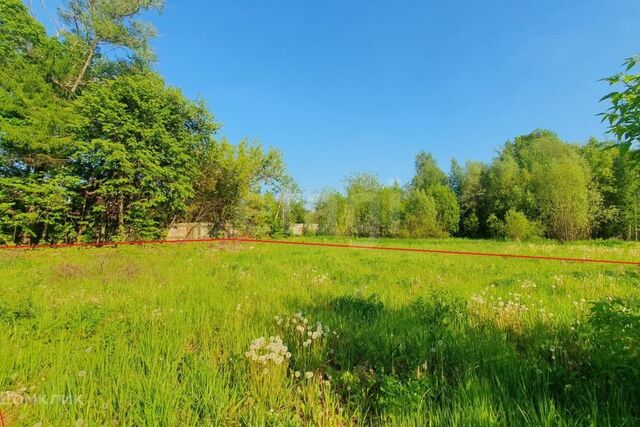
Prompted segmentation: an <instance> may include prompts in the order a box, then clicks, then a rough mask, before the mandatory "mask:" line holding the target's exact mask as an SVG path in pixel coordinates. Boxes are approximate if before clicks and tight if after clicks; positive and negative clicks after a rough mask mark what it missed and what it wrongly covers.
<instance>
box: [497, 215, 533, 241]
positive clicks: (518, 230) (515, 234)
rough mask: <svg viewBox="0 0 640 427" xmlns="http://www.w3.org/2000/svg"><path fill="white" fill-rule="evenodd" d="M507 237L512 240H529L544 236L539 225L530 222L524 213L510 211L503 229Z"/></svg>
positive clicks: (505, 218)
mask: <svg viewBox="0 0 640 427" xmlns="http://www.w3.org/2000/svg"><path fill="white" fill-rule="evenodd" d="M502 231H503V232H504V235H505V237H507V238H508V239H510V240H516V241H521V240H529V239H531V238H533V237H538V236H540V235H541V234H542V230H541V227H540V225H539V224H537V223H536V222H532V221H529V219H527V217H526V215H525V214H523V213H522V212H518V211H516V210H513V209H510V210H509V211H508V212H507V214H506V215H505V217H504V226H503V228H502Z"/></svg>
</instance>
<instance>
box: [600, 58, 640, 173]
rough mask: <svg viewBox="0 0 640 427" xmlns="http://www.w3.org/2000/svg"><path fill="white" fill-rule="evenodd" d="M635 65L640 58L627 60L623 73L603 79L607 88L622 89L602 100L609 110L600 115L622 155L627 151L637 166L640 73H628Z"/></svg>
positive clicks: (639, 154) (639, 161)
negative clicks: (608, 103)
mask: <svg viewBox="0 0 640 427" xmlns="http://www.w3.org/2000/svg"><path fill="white" fill-rule="evenodd" d="M638 62H640V56H634V57H632V58H629V59H627V60H626V62H625V63H624V67H625V72H623V73H618V74H615V75H613V76H611V77H608V78H605V79H604V80H605V81H606V82H608V83H609V85H611V86H616V87H618V86H622V89H621V90H620V91H613V92H610V93H609V94H607V95H605V96H604V97H603V98H602V99H601V101H605V100H607V101H609V102H611V107H609V110H608V111H607V112H606V113H604V114H603V115H602V116H603V121H606V122H607V123H608V124H609V132H610V133H611V134H613V135H614V136H615V137H616V139H617V141H618V144H619V147H620V150H621V151H622V154H625V153H627V152H629V157H630V159H631V160H633V161H634V162H635V163H636V165H637V164H639V163H640V149H638V144H640V73H636V74H633V73H631V70H633V69H635V68H636V66H637V65H638Z"/></svg>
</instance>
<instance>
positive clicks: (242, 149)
mask: <svg viewBox="0 0 640 427" xmlns="http://www.w3.org/2000/svg"><path fill="white" fill-rule="evenodd" d="M195 157H196V159H197V162H198V164H197V174H196V176H195V180H194V187H195V193H194V195H193V198H192V199H191V200H190V202H189V206H188V209H187V212H186V215H185V218H186V219H187V220H188V221H196V222H210V223H212V224H213V232H214V234H221V233H226V234H229V233H233V232H234V230H235V231H242V232H247V233H251V230H250V228H251V227H245V225H246V224H244V221H245V219H246V218H249V217H251V216H252V215H250V214H249V213H248V212H247V211H248V210H251V209H255V208H256V206H259V204H258V203H257V198H259V197H258V196H260V194H261V192H262V190H263V189H265V188H267V189H270V190H271V191H272V192H273V191H274V190H275V189H276V188H277V187H278V186H279V183H280V182H282V181H284V180H285V179H286V174H285V171H284V165H283V162H282V156H281V154H280V153H279V152H278V151H276V150H268V151H265V150H264V148H263V147H262V146H260V145H258V144H251V143H249V142H248V141H246V140H245V141H241V142H240V144H237V145H233V144H231V143H229V142H228V141H227V140H225V139H223V140H222V141H220V142H214V141H210V142H209V143H208V144H205V145H202V146H200V147H198V149H197V150H196V152H195ZM249 200H250V201H251V202H250V203H249V202H248V201H249ZM274 203H276V202H274ZM276 204H277V203H276ZM263 208H264V210H269V209H271V210H273V215H272V216H271V217H269V218H270V220H269V222H270V223H272V222H273V221H275V218H276V216H277V215H279V207H278V206H276V207H273V208H267V207H266V206H263ZM261 209H262V208H261ZM252 217H253V218H255V217H256V216H255V215H253V216H252ZM254 222H255V221H254ZM270 227H271V226H270ZM261 233H262V232H261Z"/></svg>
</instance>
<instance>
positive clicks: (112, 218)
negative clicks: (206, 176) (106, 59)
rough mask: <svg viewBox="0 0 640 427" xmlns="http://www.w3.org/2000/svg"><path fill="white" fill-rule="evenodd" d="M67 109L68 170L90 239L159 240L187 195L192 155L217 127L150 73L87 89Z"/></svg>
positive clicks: (192, 174) (200, 108)
mask: <svg viewBox="0 0 640 427" xmlns="http://www.w3.org/2000/svg"><path fill="white" fill-rule="evenodd" d="M75 110H76V114H77V115H78V120H77V123H76V124H75V125H74V126H73V133H74V137H75V138H76V142H77V144H78V145H77V149H76V150H75V152H74V153H73V155H72V164H73V165H74V168H75V170H76V172H77V173H78V175H80V176H82V177H83V180H84V183H85V184H84V186H83V191H82V193H83V194H82V198H83V201H82V205H83V206H85V207H86V208H84V209H83V214H84V215H83V218H82V220H83V222H86V223H87V226H88V228H89V231H90V232H91V234H92V236H94V237H96V238H98V239H99V240H105V239H109V238H112V237H113V236H116V235H117V236H118V238H121V239H124V238H127V239H130V238H157V237H160V236H161V235H162V233H163V229H164V228H165V227H166V226H167V225H168V224H170V223H171V222H172V220H173V219H174V218H175V217H176V216H177V215H179V214H180V213H181V212H183V211H184V210H185V209H186V202H187V201H188V200H189V199H190V198H191V197H192V196H193V194H194V189H193V180H194V178H195V175H196V173H197V169H196V167H197V164H196V160H195V158H194V154H195V153H197V152H198V149H199V148H200V147H202V146H205V145H207V144H210V139H211V135H212V133H213V132H214V131H215V130H216V128H217V126H216V125H215V123H214V122H213V121H212V118H211V116H210V114H209V113H208V111H207V110H206V109H205V108H204V106H203V105H201V104H198V103H193V102H191V101H189V100H187V99H186V98H185V97H184V96H183V95H182V94H181V92H180V91H179V90H177V89H174V88H171V87H167V86H165V84H164V81H163V80H162V79H161V78H160V77H158V76H157V75H155V74H153V73H143V74H137V75H132V76H122V77H119V78H116V79H113V80H108V81H105V82H100V83H97V84H93V85H91V86H89V87H88V88H87V89H86V90H85V91H84V92H83V94H82V95H81V97H80V98H79V99H78V100H77V102H76V105H75Z"/></svg>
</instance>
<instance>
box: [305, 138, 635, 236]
mask: <svg viewBox="0 0 640 427" xmlns="http://www.w3.org/2000/svg"><path fill="white" fill-rule="evenodd" d="M314 213H315V219H316V220H317V221H318V223H319V230H320V233H323V234H331V235H342V236H367V237H443V236H450V235H453V236H464V237H472V238H479V237H491V238H509V239H514V240H526V239H532V238H536V237H549V238H554V239H558V240H563V241H565V240H576V239H583V238H589V237H600V238H623V239H636V238H637V233H638V226H639V225H640V180H639V179H638V169H637V168H636V167H635V163H634V162H633V161H631V159H630V155H629V153H628V152H625V150H624V149H623V148H621V147H620V146H617V145H614V144H611V143H609V142H604V141H597V140H596V139H591V140H589V141H588V142H587V143H586V144H584V145H583V146H579V145H574V144H569V143H566V142H564V141H562V140H561V139H560V138H559V137H558V136H557V135H556V134H555V133H553V132H551V131H548V130H536V131H534V132H532V133H531V134H529V135H523V136H519V137H517V138H515V139H513V140H512V141H509V142H507V143H506V144H505V145H504V146H503V147H502V149H501V150H500V152H499V153H498V155H497V156H496V157H495V158H494V159H493V161H492V162H491V163H489V164H485V163H482V162H474V161H470V162H467V163H466V164H465V165H461V164H459V163H458V162H457V161H455V160H454V161H452V163H451V168H450V172H449V174H448V175H447V174H445V173H444V172H443V171H442V170H441V169H440V168H438V166H437V164H436V162H435V160H434V158H433V157H432V156H431V155H430V154H429V153H424V152H422V153H419V154H418V155H417V157H416V161H415V174H414V176H413V178H412V180H411V182H410V183H409V184H407V185H405V186H400V185H399V184H397V183H395V184H393V185H388V186H386V185H382V184H381V183H380V182H379V180H378V179H376V177H375V176H374V175H371V174H367V173H363V174H356V175H354V176H351V177H349V178H348V179H347V180H346V184H345V189H344V191H343V192H339V191H335V190H329V191H325V192H323V193H322V194H321V195H320V196H319V197H318V199H317V200H316V203H315V212H314Z"/></svg>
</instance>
